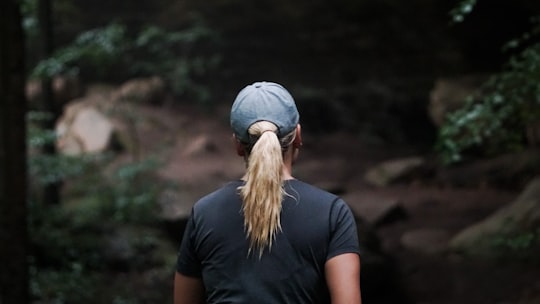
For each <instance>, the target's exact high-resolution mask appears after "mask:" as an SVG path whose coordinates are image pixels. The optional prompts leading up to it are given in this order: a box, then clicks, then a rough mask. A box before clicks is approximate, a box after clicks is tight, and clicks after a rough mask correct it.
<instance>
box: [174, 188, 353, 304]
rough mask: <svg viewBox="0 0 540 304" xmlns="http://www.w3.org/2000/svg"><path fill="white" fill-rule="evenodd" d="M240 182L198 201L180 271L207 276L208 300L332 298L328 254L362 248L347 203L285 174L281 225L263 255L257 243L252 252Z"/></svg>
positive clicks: (317, 300)
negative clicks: (326, 269) (257, 247)
mask: <svg viewBox="0 0 540 304" xmlns="http://www.w3.org/2000/svg"><path fill="white" fill-rule="evenodd" d="M241 185H242V182H241V181H235V182H231V183H229V184H227V185H225V186H224V187H223V188H221V189H219V190H217V191H215V192H213V193H211V194H209V195H207V196H205V197H204V198H202V199H201V200H199V201H198V202H197V203H196V204H195V205H194V207H193V209H192V214H191V217H190V219H189V221H188V224H187V227H186V231H185V234H184V237H183V240H182V244H181V247H180V251H179V254H178V261H177V271H178V272H179V273H181V274H183V275H186V276H192V277H201V278H202V280H203V283H204V286H205V289H206V300H207V303H273V304H274V303H296V304H297V303H310V304H311V303H329V294H328V288H327V286H326V281H325V276H324V265H325V263H326V261H327V260H329V259H330V258H332V257H334V256H337V255H340V254H343V253H358V254H360V251H359V245H358V236H357V232H356V225H355V221H354V217H353V215H352V213H351V211H350V209H349V207H348V206H347V204H346V203H345V202H344V201H343V200H342V199H340V198H339V197H337V196H335V195H333V194H331V193H328V192H325V191H323V190H321V189H318V188H316V187H313V186H311V185H309V184H306V183H304V182H301V181H299V180H288V181H286V182H285V191H286V193H287V195H285V196H284V200H283V203H282V210H281V228H282V231H281V232H278V233H277V234H276V238H275V240H274V241H273V243H272V248H271V250H268V249H266V250H265V252H264V253H263V255H262V257H261V258H260V259H259V254H258V251H257V250H254V252H252V253H251V254H249V255H248V248H249V240H248V239H247V237H246V233H245V230H244V218H243V215H242V201H241V198H240V196H239V194H238V189H237V188H238V187H239V186H241Z"/></svg>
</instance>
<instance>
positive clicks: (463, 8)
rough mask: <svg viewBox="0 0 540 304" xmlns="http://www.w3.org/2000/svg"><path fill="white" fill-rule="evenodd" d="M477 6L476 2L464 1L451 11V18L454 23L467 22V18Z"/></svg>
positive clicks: (471, 0) (472, 0)
mask: <svg viewBox="0 0 540 304" xmlns="http://www.w3.org/2000/svg"><path fill="white" fill-rule="evenodd" d="M475 5H476V0H462V1H461V2H460V3H458V5H456V6H455V7H454V8H453V9H452V10H450V16H451V17H452V21H453V22H455V23H460V22H463V20H465V16H467V15H468V14H470V13H471V12H472V11H473V9H474V7H475Z"/></svg>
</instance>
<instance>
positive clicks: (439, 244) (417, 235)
mask: <svg viewBox="0 0 540 304" xmlns="http://www.w3.org/2000/svg"><path fill="white" fill-rule="evenodd" d="M449 239H450V233H448V232H447V231H446V230H442V229H416V230H411V231H407V232H405V233H404V234H403V235H402V236H401V239H400V242H401V245H402V246H403V247H404V248H406V249H409V250H411V251H416V252H420V253H424V254H437V253H442V252H444V251H445V250H446V249H447V247H448V241H449Z"/></svg>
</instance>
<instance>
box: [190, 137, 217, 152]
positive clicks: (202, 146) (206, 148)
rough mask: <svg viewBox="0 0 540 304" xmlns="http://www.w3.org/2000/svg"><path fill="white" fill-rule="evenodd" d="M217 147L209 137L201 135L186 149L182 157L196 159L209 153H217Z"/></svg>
mask: <svg viewBox="0 0 540 304" xmlns="http://www.w3.org/2000/svg"><path fill="white" fill-rule="evenodd" d="M216 150H217V147H216V144H214V143H213V142H212V141H211V140H210V139H209V138H208V136H207V135H204V134H203V135H199V136H197V137H195V138H194V139H193V140H192V141H191V142H190V143H189V144H188V145H187V147H186V148H185V150H184V151H183V153H182V155H183V156H185V157H195V156H198V155H203V154H205V153H207V152H213V151H216Z"/></svg>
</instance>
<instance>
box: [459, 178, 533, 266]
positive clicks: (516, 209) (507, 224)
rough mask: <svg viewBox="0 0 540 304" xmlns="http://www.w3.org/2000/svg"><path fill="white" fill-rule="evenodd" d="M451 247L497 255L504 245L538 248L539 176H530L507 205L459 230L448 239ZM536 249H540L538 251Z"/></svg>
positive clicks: (475, 253)
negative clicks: (530, 179) (526, 183)
mask: <svg viewBox="0 0 540 304" xmlns="http://www.w3.org/2000/svg"><path fill="white" fill-rule="evenodd" d="M450 247H451V249H452V250H454V251H458V252H462V253H465V254H470V255H479V256H486V257H498V256H500V255H504V254H505V253H506V251H507V250H508V249H511V251H513V253H515V250H516V249H517V250H521V251H522V252H521V253H524V252H527V251H528V250H534V249H535V248H536V250H538V249H540V248H538V247H540V177H537V178H535V179H534V180H532V181H531V182H530V183H529V184H528V185H527V187H526V188H525V190H524V191H523V192H522V193H521V194H520V195H519V196H518V197H517V198H516V200H514V201H513V202H512V203H510V204H509V205H507V206H505V207H503V208H501V209H500V210H498V211H496V212H495V213H494V214H492V215H491V216H489V217H488V218H486V219H485V220H483V221H481V222H479V223H477V224H475V225H473V226H470V227H468V228H466V229H464V230H463V231H461V232H459V233H458V234H457V235H456V236H454V237H453V238H452V240H451V241H450ZM538 253H540V252H538Z"/></svg>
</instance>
